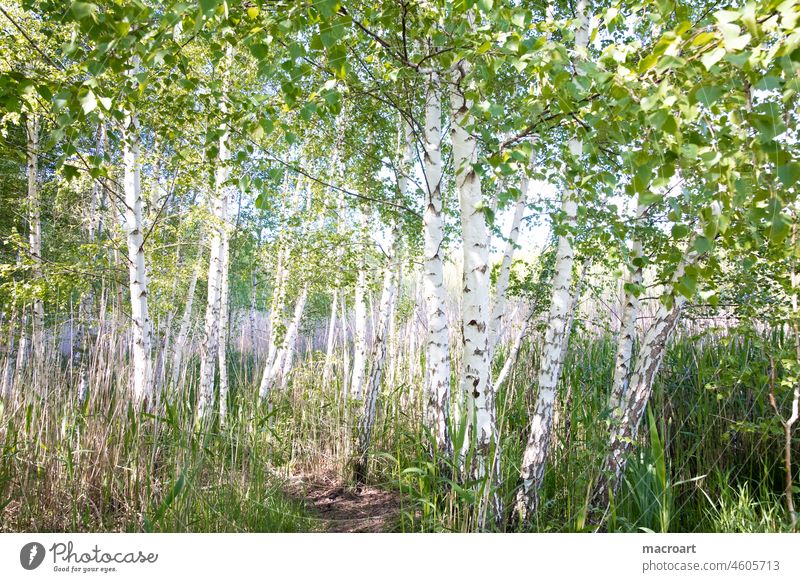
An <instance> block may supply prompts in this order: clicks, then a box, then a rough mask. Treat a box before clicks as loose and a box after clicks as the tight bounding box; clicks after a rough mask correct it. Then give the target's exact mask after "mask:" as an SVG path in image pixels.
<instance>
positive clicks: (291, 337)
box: [265, 287, 308, 397]
mask: <svg viewBox="0 0 800 582" xmlns="http://www.w3.org/2000/svg"><path fill="white" fill-rule="evenodd" d="M307 298H308V289H307V288H306V287H303V289H302V290H301V291H300V294H299V295H298V296H297V299H296V300H295V305H294V316H293V317H292V320H291V321H290V322H289V325H287V326H286V336H285V337H284V338H283V342H282V344H281V347H280V348H278V350H277V352H276V354H275V361H274V362H273V363H272V366H270V368H269V371H268V374H267V380H266V387H267V389H266V392H265V397H266V395H269V393H270V391H271V390H272V387H273V386H275V384H276V383H277V384H278V385H279V387H280V389H284V388H285V387H286V382H287V381H288V375H289V372H291V368H292V361H293V359H294V350H295V345H296V344H297V334H298V331H299V328H300V322H301V321H302V318H303V311H304V309H305V305H306V299H307Z"/></svg>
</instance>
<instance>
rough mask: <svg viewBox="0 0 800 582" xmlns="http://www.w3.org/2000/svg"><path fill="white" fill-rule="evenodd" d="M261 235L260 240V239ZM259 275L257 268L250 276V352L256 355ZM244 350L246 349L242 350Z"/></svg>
mask: <svg viewBox="0 0 800 582" xmlns="http://www.w3.org/2000/svg"><path fill="white" fill-rule="evenodd" d="M260 238H261V237H260V236H259V240H260ZM257 292H258V276H257V275H256V272H255V270H254V271H253V274H252V276H251V278H250V352H251V353H252V354H253V356H254V357H255V356H256V355H257V354H258V334H257V333H256V303H257V300H258V296H257ZM242 352H244V350H242Z"/></svg>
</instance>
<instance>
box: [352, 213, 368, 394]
mask: <svg viewBox="0 0 800 582" xmlns="http://www.w3.org/2000/svg"><path fill="white" fill-rule="evenodd" d="M366 229H367V214H366V212H363V211H362V213H361V238H362V240H363V241H364V244H363V245H362V248H361V253H362V257H361V265H360V267H359V270H358V279H357V280H356V291H355V327H354V335H353V344H354V345H353V378H352V380H351V382H350V394H351V395H352V396H353V397H354V398H358V399H360V398H361V391H362V389H363V387H364V379H365V375H366V371H367V343H368V339H367V264H366V252H367V236H366Z"/></svg>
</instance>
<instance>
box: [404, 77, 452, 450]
mask: <svg viewBox="0 0 800 582" xmlns="http://www.w3.org/2000/svg"><path fill="white" fill-rule="evenodd" d="M440 91H441V88H440V87H439V76H438V74H437V73H436V72H435V71H431V72H430V73H428V84H427V87H426V96H425V125H424V128H425V131H424V135H423V144H422V145H423V166H422V169H423V176H424V181H425V184H424V185H425V201H424V204H425V210H424V213H423V217H422V224H423V227H422V229H423V241H424V242H423V244H424V249H423V253H424V255H423V260H424V264H423V271H422V285H421V286H420V290H421V291H422V292H423V293H424V302H425V312H426V315H427V321H428V330H427V340H426V342H425V399H426V405H425V416H426V425H427V426H428V427H430V428H431V429H432V430H433V434H434V435H435V439H436V445H437V446H438V448H439V450H440V451H441V452H443V453H444V454H449V453H450V452H451V451H452V442H451V440H450V434H449V432H448V422H449V417H450V353H449V349H450V348H449V331H448V321H447V310H446V304H445V289H444V255H443V253H444V249H443V243H444V225H443V220H442V134H441V123H442V106H441V101H440V98H439V92H440ZM413 323H414V322H413V320H412V322H411V325H410V328H409V342H414V341H415V339H416V335H415V333H414V332H413V329H414V326H413ZM415 352H416V349H415V348H413V347H411V345H409V350H408V353H409V355H412V354H414V353H415ZM414 364H415V363H414V362H412V363H411V364H410V365H412V366H413V365H414Z"/></svg>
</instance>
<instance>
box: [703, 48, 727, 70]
mask: <svg viewBox="0 0 800 582" xmlns="http://www.w3.org/2000/svg"><path fill="white" fill-rule="evenodd" d="M724 56H725V49H724V48H722V47H717V48H715V49H714V50H712V51H709V52H707V53H706V54H704V55H703V58H702V59H700V60H701V61H702V62H703V65H705V67H706V69H707V70H711V67H713V66H714V65H716V64H717V63H718V62H720V61H721V60H722V57H724Z"/></svg>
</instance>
